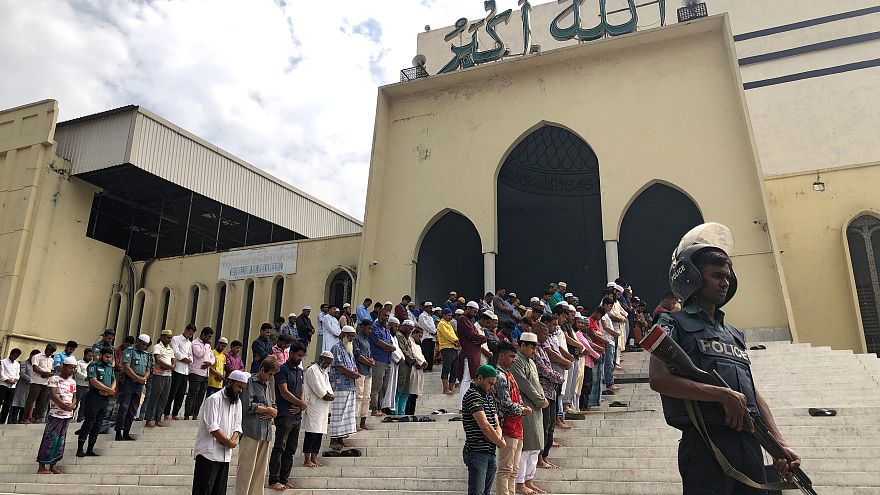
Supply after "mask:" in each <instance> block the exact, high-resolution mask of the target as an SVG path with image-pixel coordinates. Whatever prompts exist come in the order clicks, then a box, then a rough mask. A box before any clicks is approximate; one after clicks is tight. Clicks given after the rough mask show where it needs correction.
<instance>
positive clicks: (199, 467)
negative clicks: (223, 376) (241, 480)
mask: <svg viewBox="0 0 880 495" xmlns="http://www.w3.org/2000/svg"><path fill="white" fill-rule="evenodd" d="M249 378H250V376H249V375H248V374H247V373H245V372H244V371H233V372H232V373H231V374H230V375H229V383H228V384H227V385H226V387H224V388H223V389H222V390H220V391H219V392H217V393H215V394H213V395H211V396H210V397H208V398H207V399H205V401H204V402H203V403H202V407H201V409H200V411H199V417H198V431H197V432H196V446H195V449H194V451H193V455H194V456H195V459H196V466H195V471H194V473H193V485H192V495H225V494H226V482H227V480H228V479H229V462H230V461H231V460H232V449H234V448H236V447H237V446H238V437H239V435H241V431H242V429H241V418H242V413H241V401H240V400H239V395H240V394H241V393H242V391H243V390H244V389H245V387H246V386H247V382H248V379H249Z"/></svg>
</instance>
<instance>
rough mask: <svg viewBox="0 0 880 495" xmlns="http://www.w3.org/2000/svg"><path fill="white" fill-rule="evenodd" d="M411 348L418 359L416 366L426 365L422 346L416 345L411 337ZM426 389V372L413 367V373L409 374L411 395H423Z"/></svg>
mask: <svg viewBox="0 0 880 495" xmlns="http://www.w3.org/2000/svg"><path fill="white" fill-rule="evenodd" d="M409 347H410V349H412V353H413V355H414V356H415V358H416V364H418V365H421V364H425V363H426V362H427V361H425V355H424V353H422V346H420V345H419V344H417V343H416V341H415V340H413V339H412V337H410V339H409ZM424 389H425V372H424V370H420V369H418V368H416V367H415V366H413V367H412V371H411V372H410V374H409V393H411V394H416V395H422V394H423V393H424V391H425V390H424Z"/></svg>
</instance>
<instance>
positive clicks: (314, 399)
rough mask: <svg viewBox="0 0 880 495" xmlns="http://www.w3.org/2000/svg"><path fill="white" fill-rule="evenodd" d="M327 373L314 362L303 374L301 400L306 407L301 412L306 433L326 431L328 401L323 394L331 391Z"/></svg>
mask: <svg viewBox="0 0 880 495" xmlns="http://www.w3.org/2000/svg"><path fill="white" fill-rule="evenodd" d="M328 373H329V370H325V369H323V368H321V365H320V364H318V363H315V364H313V365H311V366H309V369H307V370H306V372H305V374H304V376H303V400H304V401H305V403H306V405H307V406H308V408H307V409H306V410H305V412H304V413H303V419H302V429H303V431H306V432H308V433H321V434H322V435H323V434H326V433H327V421H328V416H329V415H330V402H328V401H326V400H324V396H325V395H327V394H328V393H331V394H332V393H333V389H332V388H330V375H329V374H328Z"/></svg>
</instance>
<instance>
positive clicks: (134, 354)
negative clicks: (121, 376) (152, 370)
mask: <svg viewBox="0 0 880 495" xmlns="http://www.w3.org/2000/svg"><path fill="white" fill-rule="evenodd" d="M125 363H128V364H129V366H131V371H134V372H135V374H136V375H138V376H144V375H146V374H147V368H148V367H149V366H150V355H149V354H147V353H146V352H145V351H139V350H138V349H137V348H136V347H135V346H131V347H129V348H128V349H126V350H124V351H123V352H122V364H125Z"/></svg>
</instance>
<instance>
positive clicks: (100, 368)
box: [86, 359, 116, 387]
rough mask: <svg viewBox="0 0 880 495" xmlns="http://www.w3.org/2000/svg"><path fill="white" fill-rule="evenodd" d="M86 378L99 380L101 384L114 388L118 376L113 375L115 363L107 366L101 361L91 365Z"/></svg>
mask: <svg viewBox="0 0 880 495" xmlns="http://www.w3.org/2000/svg"><path fill="white" fill-rule="evenodd" d="M86 376H88V377H89V378H97V379H98V381H99V382H101V383H103V384H104V385H105V386H107V387H112V386H113V381H114V380H116V375H114V374H113V363H112V362H111V363H110V364H105V363H104V361H102V360H100V359H97V360H95V361H92V362H91V363H89V367H88V368H87V371H86Z"/></svg>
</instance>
